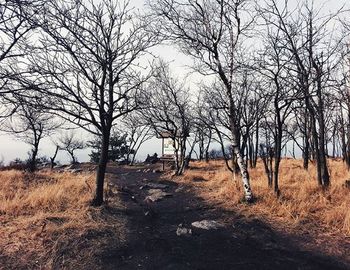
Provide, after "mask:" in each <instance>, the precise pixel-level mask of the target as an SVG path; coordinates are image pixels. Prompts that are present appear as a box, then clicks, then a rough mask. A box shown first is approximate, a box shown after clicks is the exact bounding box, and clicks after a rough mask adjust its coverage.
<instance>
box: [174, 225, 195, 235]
mask: <svg viewBox="0 0 350 270" xmlns="http://www.w3.org/2000/svg"><path fill="white" fill-rule="evenodd" d="M180 225H181V224H180ZM176 235H177V236H190V235H192V229H188V228H185V227H182V226H179V227H178V228H177V230H176Z"/></svg>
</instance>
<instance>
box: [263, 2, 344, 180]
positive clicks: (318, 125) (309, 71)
mask: <svg viewBox="0 0 350 270" xmlns="http://www.w3.org/2000/svg"><path fill="white" fill-rule="evenodd" d="M289 7H290V6H289V3H288V1H285V3H284V5H283V6H282V7H281V6H280V5H279V4H278V3H277V1H276V0H269V1H267V5H266V7H265V8H264V10H263V13H264V14H265V19H266V20H267V22H268V23H269V24H270V25H272V26H274V28H275V29H276V31H280V34H281V39H282V40H284V42H285V44H284V46H285V47H286V48H287V50H288V51H289V52H290V55H291V57H292V58H291V59H292V61H293V64H294V68H293V72H294V76H293V77H294V78H295V81H296V83H297V87H298V89H299V91H300V93H301V94H302V97H303V100H304V109H305V112H304V116H305V121H304V123H305V125H308V123H309V124H310V127H311V129H310V130H311V137H312V142H311V143H312V145H311V147H312V148H313V150H314V151H313V153H314V156H315V159H316V164H317V179H318V183H319V184H320V185H321V186H323V187H327V186H329V184H330V177H329V172H328V167H327V160H326V156H327V153H326V132H325V130H326V119H325V98H326V96H327V95H328V92H329V91H330V89H331V87H330V82H331V80H330V75H331V74H332V72H333V71H334V69H335V67H336V66H337V64H338V63H339V60H340V58H339V57H338V55H339V51H340V47H341V44H342V42H341V41H342V40H343V38H344V37H336V36H332V35H331V34H330V32H329V27H330V26H331V24H333V23H335V18H336V15H337V14H338V13H339V12H337V13H335V14H329V15H327V16H322V14H321V10H320V9H318V8H316V5H315V4H314V2H313V1H310V2H304V3H302V4H301V5H300V6H298V8H297V9H295V10H294V11H290V9H289ZM305 130H307V128H306V127H305ZM305 138H306V139H307V140H306V141H305V142H306V143H307V144H308V143H309V141H308V135H306V134H305ZM307 151H308V148H307ZM305 153H306V154H307V155H306V157H305V159H307V158H308V152H305Z"/></svg>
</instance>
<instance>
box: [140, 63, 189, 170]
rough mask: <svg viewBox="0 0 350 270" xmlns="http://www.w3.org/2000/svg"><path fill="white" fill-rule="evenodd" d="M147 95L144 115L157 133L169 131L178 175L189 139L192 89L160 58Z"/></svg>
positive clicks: (183, 164) (183, 166)
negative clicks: (180, 80) (174, 75)
mask: <svg viewBox="0 0 350 270" xmlns="http://www.w3.org/2000/svg"><path fill="white" fill-rule="evenodd" d="M148 87H149V89H150V91H149V93H148V95H147V96H145V108H144V109H143V115H144V116H145V117H146V119H147V121H148V124H149V125H150V126H151V127H152V128H153V129H154V130H155V132H156V133H157V134H162V133H166V134H167V135H168V136H169V137H170V138H171V139H172V141H173V147H174V149H175V174H176V175H181V174H182V173H183V172H184V169H185V165H186V162H185V157H186V142H187V138H188V137H189V134H190V127H191V120H192V118H191V115H190V111H191V108H190V100H189V90H188V89H187V88H186V87H185V84H184V82H179V81H178V79H176V78H174V77H173V76H172V75H171V73H170V69H169V67H168V65H167V64H166V63H165V62H164V61H160V63H159V65H158V67H157V69H156V72H155V74H154V77H153V79H152V81H151V82H150V84H149V86H148Z"/></svg>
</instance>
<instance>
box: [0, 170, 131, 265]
mask: <svg viewBox="0 0 350 270" xmlns="http://www.w3.org/2000/svg"><path fill="white" fill-rule="evenodd" d="M0 181H1V185H0V214H1V215H0V235H1V238H0V269H2V267H4V269H66V268H68V269H91V267H92V268H93V269H98V268H99V267H98V265H99V264H100V263H99V260H100V259H101V257H102V256H103V254H101V252H104V251H106V249H107V247H108V248H113V245H119V244H120V243H122V242H123V241H124V237H125V233H126V232H125V220H122V219H121V217H120V216H119V215H111V210H112V209H113V207H114V208H115V207H117V208H119V209H120V204H119V202H118V201H116V200H114V201H110V202H109V206H108V207H102V208H99V209H94V208H91V207H89V201H90V200H91V188H90V186H91V187H92V186H93V181H94V175H92V174H91V173H83V174H78V175H75V174H72V173H58V172H56V173H55V172H39V173H36V174H35V175H31V174H27V173H24V172H20V171H3V172H0Z"/></svg>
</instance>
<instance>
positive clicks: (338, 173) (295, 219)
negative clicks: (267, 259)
mask: <svg viewBox="0 0 350 270" xmlns="http://www.w3.org/2000/svg"><path fill="white" fill-rule="evenodd" d="M192 165H193V169H192V170H188V171H187V172H186V173H185V175H184V176H183V177H182V178H180V179H179V181H180V182H182V183H183V184H185V185H190V186H192V187H193V188H194V190H195V192H196V193H197V195H198V196H200V197H202V198H204V199H205V200H206V201H207V202H208V203H212V204H217V205H220V207H222V208H224V209H230V210H232V209H234V210H235V211H236V212H238V213H240V214H241V215H243V216H245V217H247V218H259V219H262V220H264V221H266V222H267V223H269V224H270V225H271V226H272V227H274V228H276V229H279V230H282V231H286V232H288V233H292V234H295V235H308V236H309V237H311V239H313V241H314V242H315V243H316V244H317V243H318V244H320V245H321V246H322V245H324V247H325V248H326V249H327V250H326V251H327V252H329V253H331V254H338V255H340V256H348V255H349V254H347V255H346V254H345V253H346V250H345V249H346V245H345V248H343V249H342V247H340V246H339V247H338V243H339V244H341V243H345V242H344V240H345V239H347V243H349V242H350V241H349V240H350V189H349V188H346V187H345V185H344V183H345V180H348V179H350V172H349V171H348V170H347V168H346V166H345V165H344V164H343V162H341V161H335V160H334V161H333V160H330V161H329V168H330V174H331V181H332V182H331V187H330V188H329V190H327V191H322V189H321V188H320V187H318V185H317V181H316V168H315V166H314V165H311V168H310V170H309V171H308V172H307V171H305V170H303V168H302V161H300V160H291V159H285V160H283V161H282V164H281V170H280V172H281V173H280V189H281V197H280V198H279V199H277V198H276V197H275V195H274V194H273V192H272V190H270V189H269V188H268V187H267V178H266V175H265V173H264V168H263V164H262V162H259V163H258V166H257V168H256V169H250V176H251V185H252V189H253V192H254V194H255V195H256V196H257V198H258V200H257V202H256V203H255V204H253V205H246V204H244V203H240V201H241V199H242V195H243V189H242V187H241V182H240V179H239V176H237V177H232V175H231V174H230V172H229V171H227V170H226V168H225V166H224V164H223V162H222V161H211V162H210V164H209V165H208V164H206V163H205V162H195V163H193V164H192ZM201 179H202V181H201ZM193 180H195V181H193ZM329 241H332V242H333V244H334V245H328V242H329ZM315 243H313V244H315ZM311 244H312V243H310V245H311ZM306 245H308V244H306ZM327 245H328V246H327ZM347 245H348V244H347Z"/></svg>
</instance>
